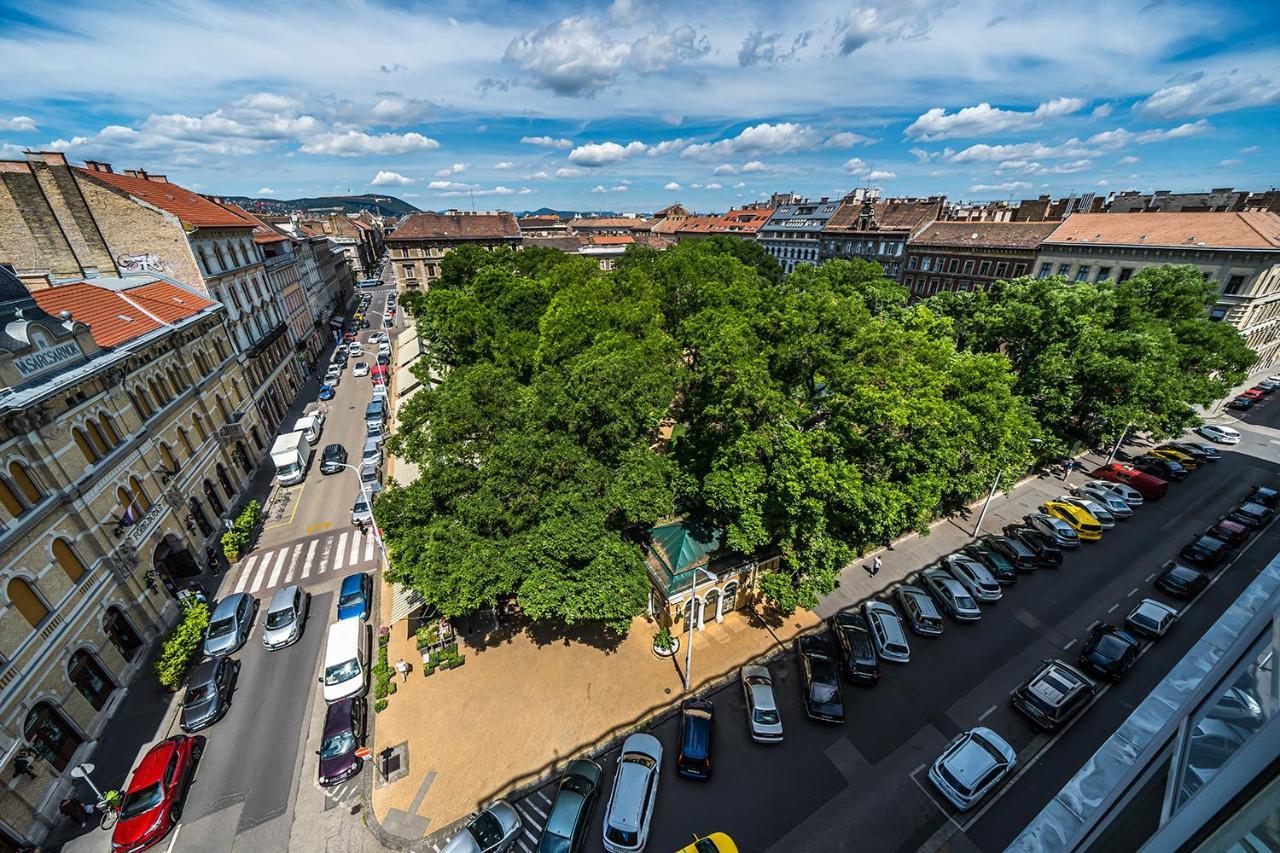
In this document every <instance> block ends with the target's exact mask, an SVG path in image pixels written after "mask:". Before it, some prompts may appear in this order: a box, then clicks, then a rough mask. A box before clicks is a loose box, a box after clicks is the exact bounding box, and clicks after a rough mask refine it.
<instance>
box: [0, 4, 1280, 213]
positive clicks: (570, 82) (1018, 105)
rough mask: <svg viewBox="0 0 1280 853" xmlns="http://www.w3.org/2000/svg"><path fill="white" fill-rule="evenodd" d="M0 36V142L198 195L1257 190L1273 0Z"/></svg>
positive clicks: (53, 12)
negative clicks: (148, 177) (0, 60)
mask: <svg viewBox="0 0 1280 853" xmlns="http://www.w3.org/2000/svg"><path fill="white" fill-rule="evenodd" d="M117 7H118V8H117ZM0 56H4V57H5V63H4V66H5V70H4V74H5V78H6V79H5V86H4V91H3V94H0V158H14V157H21V156H22V155H21V152H22V150H23V149H26V148H33V149H41V148H44V149H54V150H62V151H65V152H66V153H67V154H68V156H70V157H71V158H72V159H74V160H83V159H86V158H88V159H105V160H107V161H109V162H111V163H112V164H113V165H114V166H115V167H116V168H117V169H124V168H136V167H142V168H145V169H147V170H149V171H155V172H163V173H165V174H167V175H169V177H170V179H172V180H176V181H178V182H180V183H182V184H184V185H186V186H189V187H191V188H193V189H197V190H199V191H201V192H207V193H225V194H228V195H233V194H234V195H259V196H274V197H278V198H293V197H298V196H304V195H321V194H333V193H346V192H348V191H349V192H351V193H365V192H387V193H390V194H394V195H397V196H400V197H402V198H405V199H406V200H408V201H410V202H412V203H414V204H416V205H418V206H419V207H422V208H426V209H432V208H434V209H441V208H445V207H453V206H456V207H464V208H469V207H470V206H471V205H472V203H473V202H472V199H473V198H474V204H475V206H476V207H477V208H479V209H485V208H496V207H502V208H505V209H513V210H523V209H533V208H537V207H542V206H548V207H558V208H576V209H614V210H624V211H646V210H653V209H656V208H658V207H661V206H663V205H665V204H668V203H670V202H672V201H677V200H679V201H681V202H682V203H684V204H685V205H686V206H688V207H690V208H693V209H695V210H705V211H709V210H721V209H724V208H726V207H730V206H733V205H736V204H740V203H742V202H746V201H750V200H753V199H756V198H759V197H761V196H767V195H768V193H769V192H771V191H774V190H787V191H796V192H800V193H803V194H807V195H812V196H819V195H836V194H839V193H842V192H845V191H848V190H849V189H850V188H852V187H855V186H859V185H868V184H870V185H875V186H880V187H882V188H883V190H884V192H886V193H891V194H900V195H926V194H932V193H946V194H947V195H948V196H951V197H957V198H968V199H986V198H1006V197H1013V198H1020V197H1024V196H1034V195H1036V194H1038V193H1054V194H1060V193H1065V192H1090V191H1092V192H1107V191H1111V190H1123V189H1131V188H1137V189H1146V190H1150V189H1155V188H1168V189H1175V190H1193V189H1202V188H1209V187H1215V186H1237V187H1248V188H1254V189H1263V188H1266V187H1268V186H1272V185H1273V184H1274V183H1275V180H1276V171H1277V170H1276V168H1275V166H1276V164H1277V163H1280V142H1277V141H1276V140H1277V133H1278V131H1280V4H1277V3H1275V2H1274V0H1238V2H1231V3H1228V2H1200V0H1135V2H1129V0H1076V2H1071V3H1062V2H1038V0H969V2H965V3H960V2H955V1H954V0H859V1H858V2H850V0H834V2H805V0H795V1H794V2H789V3H777V2H758V0H734V2H720V0H703V2H699V3H687V2H681V3H662V2H648V3H645V2H641V0H614V2H612V3H606V4H590V3H582V2H575V3H559V2H538V3H502V2H490V0H469V2H452V0H443V2H442V1H441V0H434V2H374V0H363V2H341V0H340V2H332V3H273V4H265V3H253V4H241V3H237V2H235V0H219V2H208V0H170V2H164V3H151V2H146V0H143V2H134V3H130V4H127V5H126V4H119V3H113V2H94V1H93V0H90V2H64V0H44V2H42V3H39V4H33V3H10V2H8V0H0ZM1268 167H1270V168H1268Z"/></svg>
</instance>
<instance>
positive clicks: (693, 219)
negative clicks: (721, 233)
mask: <svg viewBox="0 0 1280 853" xmlns="http://www.w3.org/2000/svg"><path fill="white" fill-rule="evenodd" d="M720 219H721V217H719V216H689V217H686V218H685V220H684V221H683V222H681V223H680V227H679V228H677V229H676V233H677V234H710V233H712V232H714V231H718V230H719V229H718V228H717V227H716V226H717V225H719V224H720Z"/></svg>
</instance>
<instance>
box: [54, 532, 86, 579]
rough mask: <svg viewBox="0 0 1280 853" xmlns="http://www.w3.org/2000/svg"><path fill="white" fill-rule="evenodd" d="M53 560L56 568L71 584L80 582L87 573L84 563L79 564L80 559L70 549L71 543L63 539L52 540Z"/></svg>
mask: <svg viewBox="0 0 1280 853" xmlns="http://www.w3.org/2000/svg"><path fill="white" fill-rule="evenodd" d="M53 559H54V560H56V561H57V563H58V567H59V568H61V569H62V571H63V572H64V573H65V574H66V576H67V577H68V578H70V579H71V582H72V583H75V582H76V581H78V580H80V578H82V577H84V573H85V572H87V571H88V569H86V568H85V565H84V563H82V562H80V557H79V556H78V555H77V554H76V552H75V550H74V549H73V548H72V547H71V543H70V542H68V541H67V540H65V539H61V538H59V539H55V540H53Z"/></svg>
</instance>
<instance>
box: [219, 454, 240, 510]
mask: <svg viewBox="0 0 1280 853" xmlns="http://www.w3.org/2000/svg"><path fill="white" fill-rule="evenodd" d="M217 474H218V482H219V483H221V484H222V491H223V492H225V493H226V495H227V500H229V501H233V500H235V499H236V490H235V489H234V488H233V487H232V485H231V478H230V477H228V476H227V469H226V468H224V467H223V465H222V463H221V462H219V463H218V466H217Z"/></svg>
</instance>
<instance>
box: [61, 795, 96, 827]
mask: <svg viewBox="0 0 1280 853" xmlns="http://www.w3.org/2000/svg"><path fill="white" fill-rule="evenodd" d="M58 811H60V812H62V813H63V814H64V815H66V816H67V817H69V818H71V819H72V820H74V821H75V822H76V823H78V824H80V825H81V826H88V825H89V812H88V811H86V810H85V807H84V803H82V802H80V801H79V800H78V799H76V798H75V797H67V798H66V799H65V800H63V801H62V802H61V803H60V804H59V805H58Z"/></svg>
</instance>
